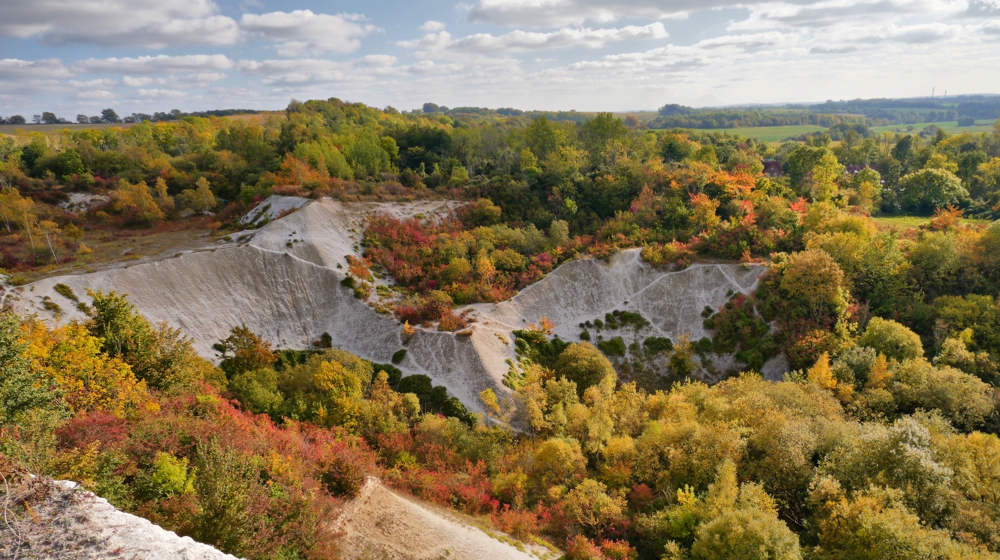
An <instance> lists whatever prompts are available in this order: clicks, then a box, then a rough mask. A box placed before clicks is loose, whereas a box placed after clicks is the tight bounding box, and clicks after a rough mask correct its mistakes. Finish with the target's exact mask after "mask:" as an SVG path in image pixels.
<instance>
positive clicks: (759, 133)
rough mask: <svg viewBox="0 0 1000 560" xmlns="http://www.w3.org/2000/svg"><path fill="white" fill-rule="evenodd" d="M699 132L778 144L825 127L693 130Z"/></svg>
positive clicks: (800, 126) (749, 127)
mask: <svg viewBox="0 0 1000 560" xmlns="http://www.w3.org/2000/svg"><path fill="white" fill-rule="evenodd" d="M693 130H697V131H699V132H726V133H728V134H738V135H740V136H747V137H750V138H756V139H757V140H760V141H763V142H780V141H782V140H784V139H786V138H790V137H792V136H798V135H800V134H807V133H810V132H822V131H824V130H826V128H825V127H822V126H815V125H792V126H745V127H738V128H695V129H693Z"/></svg>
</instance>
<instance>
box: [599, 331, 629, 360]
mask: <svg viewBox="0 0 1000 560" xmlns="http://www.w3.org/2000/svg"><path fill="white" fill-rule="evenodd" d="M597 347H598V348H600V349H601V351H602V352H604V353H605V354H607V355H608V356H617V357H622V356H624V355H625V350H626V347H625V341H624V340H622V337H620V336H616V337H614V338H612V339H609V340H602V341H600V342H598V343H597Z"/></svg>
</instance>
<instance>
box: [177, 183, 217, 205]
mask: <svg viewBox="0 0 1000 560" xmlns="http://www.w3.org/2000/svg"><path fill="white" fill-rule="evenodd" d="M195 186H196V187H197V188H195V189H186V190H184V191H181V194H179V195H178V196H177V201H178V202H179V203H180V205H181V206H183V207H184V208H188V209H190V210H193V211H195V212H209V211H211V210H213V209H214V208H215V195H214V194H212V189H211V188H210V187H209V184H208V180H207V179H205V178H204V177H200V178H199V179H198V181H196V182H195Z"/></svg>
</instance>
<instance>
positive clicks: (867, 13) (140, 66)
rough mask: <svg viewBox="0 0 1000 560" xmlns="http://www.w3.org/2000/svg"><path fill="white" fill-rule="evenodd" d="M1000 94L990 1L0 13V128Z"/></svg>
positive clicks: (593, 1)
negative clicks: (192, 115) (346, 104)
mask: <svg viewBox="0 0 1000 560" xmlns="http://www.w3.org/2000/svg"><path fill="white" fill-rule="evenodd" d="M932 90H933V91H935V92H936V94H937V95H944V93H945V92H946V91H947V93H948V95H955V94H970V93H1000V0H821V1H816V0H789V1H778V2H756V3H755V2H743V1H739V0H466V1H460V2H458V3H456V2H455V1H454V0H408V1H405V2H399V1H396V2H392V1H387V0H367V1H365V2H360V1H344V0H324V1H320V0H285V1H281V2H278V1H272V0H0V115H2V116H10V115H12V114H22V115H24V116H25V117H27V118H28V119H29V120H30V119H31V115H35V114H40V113H41V112H42V111H52V112H54V113H56V114H57V115H58V116H60V117H63V118H67V119H69V120H75V119H76V116H77V115H78V114H85V115H97V114H99V113H100V110H101V109H104V108H113V109H115V110H116V111H117V112H118V113H119V114H120V115H128V114H131V113H133V112H143V113H153V112H154V111H170V110H171V109H180V110H182V111H198V110H210V109H228V108H245V109H283V108H284V107H285V106H287V104H288V102H289V101H290V100H291V99H299V100H303V101H304V100H307V99H327V98H330V97H338V98H340V99H343V100H346V101H359V102H363V103H366V104H368V105H371V106H375V107H380V108H382V107H386V106H392V107H395V108H396V109H399V110H410V109H415V108H419V107H420V106H421V105H423V103H425V102H433V103H437V104H439V105H446V106H449V107H456V106H477V107H491V108H499V107H514V108H518V109H525V110H532V109H539V110H570V109H576V110H578V111H598V110H603V111H634V110H655V109H656V108H658V107H660V106H662V105H664V104H666V103H679V104H682V105H689V106H695V107H704V106H722V105H734V104H750V103H785V102H822V101H825V100H828V99H834V100H840V99H855V98H875V97H920V96H927V95H930V94H931V92H932Z"/></svg>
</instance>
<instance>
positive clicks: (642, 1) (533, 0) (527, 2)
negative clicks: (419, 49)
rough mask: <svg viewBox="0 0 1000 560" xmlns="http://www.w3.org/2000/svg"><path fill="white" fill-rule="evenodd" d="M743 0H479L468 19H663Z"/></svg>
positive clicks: (533, 22) (552, 23) (517, 23)
mask: <svg viewBox="0 0 1000 560" xmlns="http://www.w3.org/2000/svg"><path fill="white" fill-rule="evenodd" d="M741 4H743V2H741V1H740V0H709V1H705V2H703V1H700V0H670V1H669V2H665V1H662V0H638V1H636V0H610V1H607V0H479V1H478V2H477V3H476V4H475V5H473V6H469V7H468V10H469V15H468V17H469V21H471V22H473V23H492V24H496V25H507V26H512V27H561V26H566V25H582V24H583V23H585V22H588V21H592V22H598V23H609V22H612V21H617V20H619V19H622V18H634V19H646V20H647V21H648V20H662V19H668V18H683V17H686V16H687V14H688V12H690V11H693V10H699V9H709V8H714V7H722V6H736V5H741Z"/></svg>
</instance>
